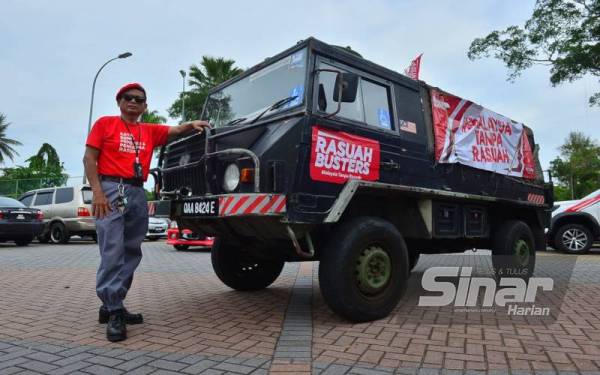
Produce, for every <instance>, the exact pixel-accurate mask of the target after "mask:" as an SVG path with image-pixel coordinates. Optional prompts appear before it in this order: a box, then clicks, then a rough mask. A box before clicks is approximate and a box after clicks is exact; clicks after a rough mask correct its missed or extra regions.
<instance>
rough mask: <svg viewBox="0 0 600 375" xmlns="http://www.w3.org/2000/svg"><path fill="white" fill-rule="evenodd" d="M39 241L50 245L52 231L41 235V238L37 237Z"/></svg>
mask: <svg viewBox="0 0 600 375" xmlns="http://www.w3.org/2000/svg"><path fill="white" fill-rule="evenodd" d="M37 240H38V241H39V243H48V242H50V231H48V232H46V233H43V234H40V235H39V236H37Z"/></svg>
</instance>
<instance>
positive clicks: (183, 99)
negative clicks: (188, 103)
mask: <svg viewBox="0 0 600 375" xmlns="http://www.w3.org/2000/svg"><path fill="white" fill-rule="evenodd" d="M179 74H181V78H183V88H182V90H181V122H184V121H185V70H183V69H181V70H180V71H179Z"/></svg>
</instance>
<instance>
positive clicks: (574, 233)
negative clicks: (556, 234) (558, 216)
mask: <svg viewBox="0 0 600 375" xmlns="http://www.w3.org/2000/svg"><path fill="white" fill-rule="evenodd" d="M587 242H588V238H587V236H586V235H585V232H584V231H582V230H579V229H577V228H571V229H568V230H566V231H565V232H564V233H563V235H562V243H563V245H564V246H565V247H566V248H567V249H569V250H571V251H581V250H583V249H584V248H585V246H586V245H587Z"/></svg>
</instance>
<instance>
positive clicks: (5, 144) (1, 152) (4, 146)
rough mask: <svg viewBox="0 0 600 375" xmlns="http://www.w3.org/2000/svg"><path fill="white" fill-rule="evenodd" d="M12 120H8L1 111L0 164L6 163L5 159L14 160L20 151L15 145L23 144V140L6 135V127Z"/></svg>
mask: <svg viewBox="0 0 600 375" xmlns="http://www.w3.org/2000/svg"><path fill="white" fill-rule="evenodd" d="M8 125H10V122H7V121H6V116H5V115H4V114H2V113H0V164H4V160H5V159H6V158H9V159H10V160H14V157H15V156H17V155H19V153H18V152H17V151H16V150H15V149H14V148H13V146H21V142H19V141H15V140H14V139H10V138H8V137H7V136H6V129H7V128H8Z"/></svg>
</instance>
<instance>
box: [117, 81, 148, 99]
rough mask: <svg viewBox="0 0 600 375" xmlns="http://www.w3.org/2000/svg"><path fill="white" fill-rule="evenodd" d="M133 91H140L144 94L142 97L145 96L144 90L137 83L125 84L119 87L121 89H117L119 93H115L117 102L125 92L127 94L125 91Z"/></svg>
mask: <svg viewBox="0 0 600 375" xmlns="http://www.w3.org/2000/svg"><path fill="white" fill-rule="evenodd" d="M133 89H136V90H140V91H142V92H143V93H144V96H146V90H144V88H143V87H142V85H140V84H139V83H137V82H132V83H128V84H126V85H125V86H123V87H121V88H120V89H119V91H117V100H120V99H121V96H122V95H123V94H124V93H126V92H127V91H129V90H133Z"/></svg>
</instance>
